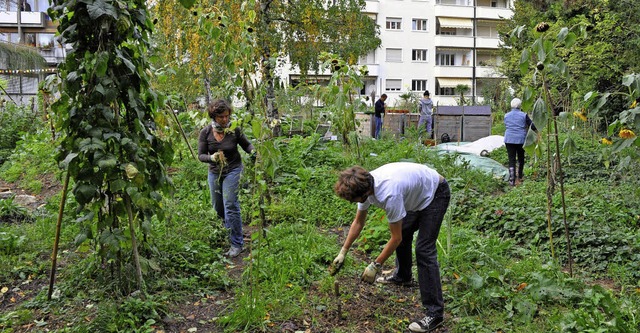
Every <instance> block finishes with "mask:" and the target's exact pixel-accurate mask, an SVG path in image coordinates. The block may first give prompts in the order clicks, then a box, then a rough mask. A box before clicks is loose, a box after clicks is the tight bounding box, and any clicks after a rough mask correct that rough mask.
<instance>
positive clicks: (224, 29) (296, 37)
mask: <svg viewBox="0 0 640 333" xmlns="http://www.w3.org/2000/svg"><path fill="white" fill-rule="evenodd" d="M182 3H183V4H184V3H185V1H183V2H182ZM186 5H187V7H188V8H189V11H190V13H191V14H192V18H191V19H187V16H186V15H185V13H187V11H186V10H184V9H176V8H175V3H174V2H171V1H165V2H159V3H158V4H157V5H156V6H154V11H155V13H157V14H158V15H161V16H162V17H161V18H160V20H162V23H163V24H165V25H166V26H163V27H161V30H162V31H163V36H162V39H163V40H166V41H167V45H175V47H176V49H177V50H175V51H176V52H175V53H173V50H172V51H171V52H172V53H165V56H173V57H174V58H173V59H179V60H180V61H182V62H185V63H192V65H190V66H200V68H201V69H200V72H201V75H202V76H201V77H202V78H203V79H206V78H208V77H212V74H214V73H215V74H219V75H218V76H217V77H216V79H218V81H217V82H215V83H214V85H215V86H216V88H218V89H220V90H223V91H224V94H226V95H227V96H235V95H236V93H237V92H238V90H240V91H242V94H240V95H241V96H240V97H243V98H245V99H246V100H247V102H248V104H249V105H253V106H260V109H262V110H265V115H266V116H267V118H268V119H270V122H271V120H274V119H275V120H277V119H278V117H279V116H278V107H277V105H276V104H275V89H276V83H275V82H276V80H277V77H276V76H275V70H276V68H277V66H279V65H280V61H282V60H284V59H287V60H288V61H290V63H291V65H292V66H294V67H296V68H298V69H300V73H301V75H302V76H306V75H307V74H308V72H309V71H311V70H318V69H319V66H320V63H321V60H320V54H321V53H322V52H331V53H334V54H337V55H338V56H339V57H340V58H342V59H346V60H347V62H348V63H349V64H355V63H356V62H357V60H358V57H359V56H361V55H363V54H366V53H367V52H369V51H371V50H374V49H375V48H377V47H378V46H379V45H380V39H379V38H378V37H377V36H378V33H379V32H378V27H377V26H376V24H375V22H374V21H373V20H372V19H370V18H369V17H368V16H366V15H365V14H364V13H362V9H363V8H364V5H365V2H364V1H363V0H336V1H332V2H331V3H327V2H326V1H323V0H307V1H284V0H267V1H239V0H234V1H225V2H219V1H209V2H203V3H199V4H198V5H197V6H195V7H189V5H190V4H189V3H188V2H187V3H186ZM172 12H177V13H179V16H178V17H179V18H184V19H185V21H181V20H180V19H177V20H176V17H175V16H169V15H167V13H172ZM159 17H160V16H159ZM169 20H170V21H171V22H168V21H169ZM196 36H198V37H196ZM192 38H193V39H192ZM171 41H177V43H176V44H173V43H171ZM196 41H197V42H196ZM186 46H188V47H186ZM205 59H206V60H205ZM170 63H173V64H175V63H176V62H175V60H174V61H172V62H170ZM209 64H213V66H211V68H208V66H209ZM256 64H257V66H256ZM217 65H219V66H217ZM214 67H215V68H214ZM194 72H195V71H194ZM256 74H258V75H256ZM276 123H277V122H276Z"/></svg>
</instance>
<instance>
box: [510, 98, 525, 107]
mask: <svg viewBox="0 0 640 333" xmlns="http://www.w3.org/2000/svg"><path fill="white" fill-rule="evenodd" d="M521 106H522V101H521V100H520V99H519V98H514V99H512V100H511V108H512V109H519V108H520V107H521Z"/></svg>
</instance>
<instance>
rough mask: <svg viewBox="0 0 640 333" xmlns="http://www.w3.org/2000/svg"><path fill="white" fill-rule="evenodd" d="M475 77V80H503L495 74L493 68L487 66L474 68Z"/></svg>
mask: <svg viewBox="0 0 640 333" xmlns="http://www.w3.org/2000/svg"><path fill="white" fill-rule="evenodd" d="M476 77H477V78H504V76H502V75H500V74H499V73H498V72H496V69H495V68H494V67H489V66H479V67H476Z"/></svg>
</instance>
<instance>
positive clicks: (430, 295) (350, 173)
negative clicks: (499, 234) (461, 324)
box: [333, 162, 451, 332]
mask: <svg viewBox="0 0 640 333" xmlns="http://www.w3.org/2000/svg"><path fill="white" fill-rule="evenodd" d="M334 191H335V193H336V194H337V195H338V196H339V197H341V198H343V199H345V200H348V201H350V202H357V203H358V209H357V211H356V216H355V218H354V220H353V222H352V223H351V227H350V229H349V233H348V235H347V238H346V240H345V241H344V245H343V246H342V249H340V253H339V254H338V256H337V257H336V258H335V259H334V260H333V267H334V271H336V270H337V269H339V268H340V267H341V266H342V264H343V263H344V259H345V256H346V254H347V252H348V251H349V249H350V248H351V245H352V244H353V242H355V240H356V239H357V238H358V236H359V235H360V232H361V231H362V229H363V228H364V226H365V222H366V219H367V211H368V209H369V207H370V206H371V205H374V206H376V207H378V208H382V209H384V211H385V212H386V214H387V219H388V220H389V230H390V231H391V238H390V239H389V241H388V242H387V244H386V245H385V246H384V248H383V249H382V252H381V253H380V255H378V257H377V258H376V259H375V260H374V261H373V262H372V263H371V264H370V265H369V266H367V268H366V269H365V271H364V273H363V274H362V277H361V279H362V281H365V282H368V283H373V282H374V281H377V282H379V283H393V284H398V285H405V284H409V283H411V281H412V276H411V265H412V261H413V258H412V251H411V247H412V243H413V234H414V233H415V232H416V231H418V238H417V240H416V247H415V252H416V265H417V267H418V282H419V285H420V298H421V301H422V306H423V307H424V310H425V316H424V317H423V318H421V319H419V320H416V321H414V322H412V323H411V324H410V325H409V330H410V331H412V332H430V331H433V330H435V329H436V328H437V327H440V326H441V325H442V323H443V321H444V300H443V297H442V283H441V281H440V266H439V264H438V251H437V248H436V241H437V239H438V234H439V232H440V226H441V225H442V220H443V219H444V215H445V213H446V212H447V208H448V206H449V201H450V199H451V190H450V189H449V184H448V183H447V181H446V180H445V179H444V177H442V176H441V175H440V174H439V173H438V172H437V171H436V170H433V169H431V168H429V167H427V166H425V165H422V164H417V163H408V162H397V163H389V164H386V165H383V166H381V167H379V168H377V169H375V170H373V171H371V172H368V171H367V170H365V169H364V168H362V167H359V166H353V167H351V168H348V169H346V170H344V171H342V172H341V173H340V175H339V177H338V181H337V182H336V184H335V186H334ZM394 251H395V253H396V269H395V271H394V273H393V275H390V276H388V277H380V278H378V279H377V280H376V277H377V275H378V273H380V271H381V269H382V264H383V263H384V262H385V261H386V260H387V259H388V258H389V257H390V256H391V254H392V253H393V252H394Z"/></svg>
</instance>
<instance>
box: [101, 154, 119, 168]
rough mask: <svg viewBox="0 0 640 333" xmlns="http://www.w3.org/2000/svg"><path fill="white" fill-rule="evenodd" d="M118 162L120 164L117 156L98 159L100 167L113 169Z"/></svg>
mask: <svg viewBox="0 0 640 333" xmlns="http://www.w3.org/2000/svg"><path fill="white" fill-rule="evenodd" d="M117 164H118V161H117V160H116V159H115V157H110V158H106V159H101V160H99V161H98V167H99V168H100V169H111V168H113V167H115V166H116V165H117Z"/></svg>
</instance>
